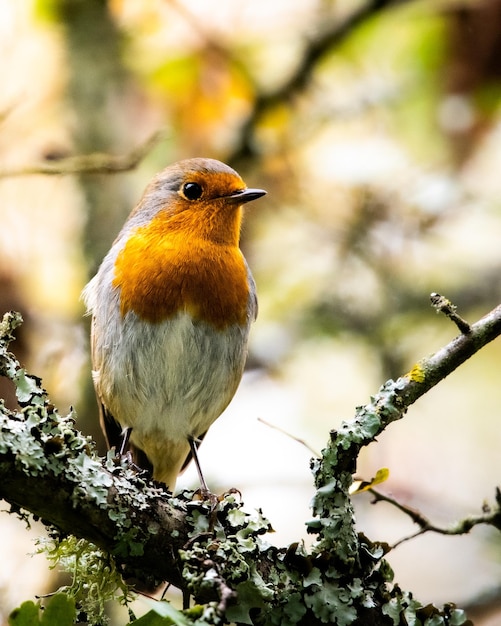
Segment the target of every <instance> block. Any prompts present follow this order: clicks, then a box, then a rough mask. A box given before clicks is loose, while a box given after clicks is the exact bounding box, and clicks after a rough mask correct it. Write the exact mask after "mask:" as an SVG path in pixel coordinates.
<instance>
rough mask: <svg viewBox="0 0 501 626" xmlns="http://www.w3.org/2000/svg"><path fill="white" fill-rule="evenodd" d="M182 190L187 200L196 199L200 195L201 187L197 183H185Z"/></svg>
mask: <svg viewBox="0 0 501 626" xmlns="http://www.w3.org/2000/svg"><path fill="white" fill-rule="evenodd" d="M182 192H183V195H184V197H185V198H187V199H188V200H198V199H199V198H200V196H201V195H202V187H201V186H200V185H199V184H198V183H185V184H184V185H183V188H182Z"/></svg>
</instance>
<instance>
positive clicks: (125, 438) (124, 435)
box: [118, 426, 132, 458]
mask: <svg viewBox="0 0 501 626" xmlns="http://www.w3.org/2000/svg"><path fill="white" fill-rule="evenodd" d="M131 433H132V427H131V426H126V427H125V428H124V429H123V430H122V432H121V434H120V437H121V439H122V441H121V443H120V450H119V451H118V456H119V457H120V458H122V457H123V456H124V455H125V451H126V450H127V446H128V445H129V439H130V435H131Z"/></svg>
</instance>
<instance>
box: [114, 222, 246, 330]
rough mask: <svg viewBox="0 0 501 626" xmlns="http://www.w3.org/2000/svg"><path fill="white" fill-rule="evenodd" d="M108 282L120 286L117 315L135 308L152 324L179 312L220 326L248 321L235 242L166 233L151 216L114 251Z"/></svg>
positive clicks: (241, 264)
mask: <svg viewBox="0 0 501 626" xmlns="http://www.w3.org/2000/svg"><path fill="white" fill-rule="evenodd" d="M113 286H114V287H117V288H119V289H120V309H121V314H122V316H124V315H125V314H126V313H127V312H128V311H134V313H135V314H136V315H137V316H138V317H140V318H141V319H144V320H148V321H150V322H153V323H156V322H161V321H163V320H165V319H168V318H171V317H173V316H174V315H176V314H177V313H178V312H179V311H184V312H188V313H190V314H191V315H192V316H193V318H194V319H195V320H199V321H205V322H207V323H208V324H211V325H212V326H214V327H215V328H217V329H221V330H222V329H224V328H226V327H228V326H230V325H233V324H240V325H244V324H245V323H246V320H247V303H248V297H249V282H248V278H247V269H246V265H245V261H244V258H243V255H242V253H241V251H240V249H239V247H238V246H237V245H228V244H220V243H214V242H212V241H208V240H205V239H202V238H200V237H197V236H196V234H192V233H188V234H187V233H186V232H180V231H176V230H174V231H173V232H167V233H166V232H165V229H163V228H159V227H158V225H156V224H155V223H154V221H153V222H152V223H150V225H149V226H143V227H140V228H138V229H137V230H136V231H135V233H134V234H133V235H131V237H129V239H128V241H127V243H126V245H125V246H124V248H123V249H122V250H121V252H120V253H119V254H118V256H117V259H116V261H115V277H114V280H113Z"/></svg>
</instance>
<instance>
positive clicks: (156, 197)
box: [83, 158, 266, 491]
mask: <svg viewBox="0 0 501 626" xmlns="http://www.w3.org/2000/svg"><path fill="white" fill-rule="evenodd" d="M265 194H266V192H265V191H264V190H262V189H248V188H247V187H246V185H245V183H244V182H243V180H242V179H241V177H240V176H239V175H238V174H237V172H235V171H234V170H233V169H231V168H230V167H229V166H227V165H225V164H224V163H221V162H220V161H215V160H213V159H200V158H197V159H187V160H184V161H180V162H178V163H175V164H174V165H171V166H170V167H167V168H166V169H164V170H163V171H162V172H160V173H159V174H157V175H156V176H155V177H154V178H153V180H152V181H151V183H150V184H149V185H148V187H147V188H146V191H145V193H144V195H143V197H142V199H141V200H140V202H139V204H138V205H137V206H136V208H135V209H134V210H133V211H132V213H131V214H130V215H129V217H128V219H127V221H126V222H125V225H124V226H123V228H122V230H121V231H120V233H119V235H118V237H117V238H116V239H115V241H114V243H113V245H112V247H111V250H110V251H109V252H108V254H107V255H106V257H105V258H104V260H103V262H102V264H101V266H100V268H99V270H98V272H97V274H96V275H95V276H94V278H93V279H92V280H91V281H90V282H89V283H88V285H87V286H86V287H85V289H84V292H83V297H84V301H85V303H86V306H87V309H88V311H89V313H91V314H92V336H91V343H92V369H93V372H92V374H93V380H94V386H95V390H96V395H97V399H98V404H99V410H100V422H101V427H102V429H103V432H104V434H105V437H106V440H107V443H108V446H109V447H113V446H115V448H116V450H117V451H119V453H120V454H123V453H124V452H125V451H126V450H127V449H128V450H129V452H130V455H131V456H132V460H133V462H134V463H135V464H136V465H138V466H139V467H141V468H145V469H148V470H150V471H151V472H152V474H153V478H154V479H155V480H158V481H160V482H163V483H165V484H166V485H167V487H168V488H169V489H170V490H171V491H173V490H174V486H175V483H176V478H177V476H178V474H179V473H180V472H181V471H182V470H183V469H184V468H185V467H186V465H187V464H188V463H189V462H190V460H191V458H193V459H194V460H195V463H196V467H197V470H198V474H199V477H200V483H201V486H202V489H203V490H204V491H208V489H207V484H206V482H205V480H204V477H203V475H202V472H201V469H200V463H199V462H198V457H197V445H198V444H199V443H200V442H201V440H202V439H203V437H204V435H205V433H206V432H207V430H208V428H209V427H210V425H211V424H212V423H213V422H214V421H215V420H216V419H217V418H218V417H219V415H221V413H222V412H223V411H224V409H225V408H226V407H227V405H228V404H229V402H230V400H231V399H232V398H233V395H234V394H235V391H236V389H237V387H238V385H239V383H240V380H241V378H242V373H243V369H244V364H245V360H246V356H247V341H248V336H249V328H250V325H251V323H252V322H253V321H254V320H255V318H256V314H257V298H256V288H255V283H254V280H253V278H252V274H251V272H250V270H249V267H248V265H247V262H246V260H245V258H244V256H243V254H242V252H241V250H240V248H239V239H240V226H241V222H242V213H243V205H244V204H246V203H247V202H251V201H252V200H256V199H258V198H260V197H261V196H263V195H265Z"/></svg>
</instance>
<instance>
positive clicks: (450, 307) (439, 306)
mask: <svg viewBox="0 0 501 626" xmlns="http://www.w3.org/2000/svg"><path fill="white" fill-rule="evenodd" d="M430 300H431V304H432V306H433V307H434V308H435V309H436V310H437V313H444V315H446V316H447V317H448V318H449V319H450V320H452V321H453V322H454V324H456V326H457V327H458V329H459V330H460V332H462V333H463V335H468V334H469V333H471V326H470V324H468V322H467V321H466V320H465V319H463V318H462V317H461V316H460V315H458V314H457V313H456V309H457V307H456V305H455V304H452V302H451V301H450V300H448V299H447V298H445V297H444V296H441V295H440V294H439V293H431V294H430Z"/></svg>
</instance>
